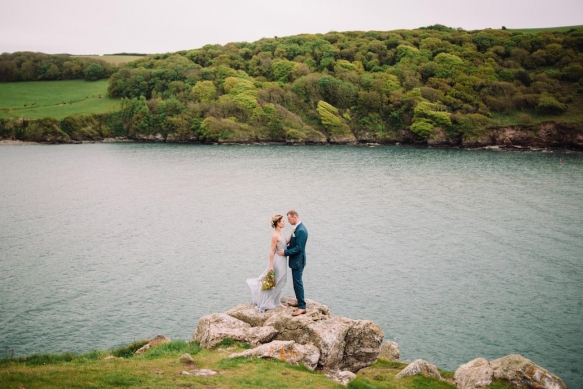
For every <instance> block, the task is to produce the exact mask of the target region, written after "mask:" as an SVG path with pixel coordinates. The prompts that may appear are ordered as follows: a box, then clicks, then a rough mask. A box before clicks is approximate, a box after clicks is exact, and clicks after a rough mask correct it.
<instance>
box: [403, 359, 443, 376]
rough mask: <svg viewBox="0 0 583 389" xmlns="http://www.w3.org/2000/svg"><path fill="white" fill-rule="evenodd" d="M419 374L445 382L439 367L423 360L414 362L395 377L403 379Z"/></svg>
mask: <svg viewBox="0 0 583 389" xmlns="http://www.w3.org/2000/svg"><path fill="white" fill-rule="evenodd" d="M417 374H423V375H424V376H426V377H433V378H437V379H438V380H443V378H441V374H439V370H437V366H435V365H432V364H431V363H429V362H427V361H424V360H423V359H417V360H415V361H413V363H410V364H409V365H408V366H407V367H406V368H404V369H403V370H401V371H400V372H399V374H397V375H396V376H395V378H403V377H408V376H412V375H417Z"/></svg>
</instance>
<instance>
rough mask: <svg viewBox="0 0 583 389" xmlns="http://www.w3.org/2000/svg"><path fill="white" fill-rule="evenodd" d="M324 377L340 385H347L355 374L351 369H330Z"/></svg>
mask: <svg viewBox="0 0 583 389" xmlns="http://www.w3.org/2000/svg"><path fill="white" fill-rule="evenodd" d="M326 377H328V378H330V379H331V380H332V381H336V382H338V383H339V384H341V385H344V386H346V385H348V383H349V382H350V381H352V380H353V379H355V378H356V374H354V373H353V372H351V371H348V370H343V371H331V372H328V373H326Z"/></svg>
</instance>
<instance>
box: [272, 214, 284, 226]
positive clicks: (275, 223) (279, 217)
mask: <svg viewBox="0 0 583 389" xmlns="http://www.w3.org/2000/svg"><path fill="white" fill-rule="evenodd" d="M281 219H283V216H282V215H275V216H274V217H272V218H271V228H275V227H277V224H278V223H279V221H280V220H281Z"/></svg>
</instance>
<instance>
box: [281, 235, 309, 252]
mask: <svg viewBox="0 0 583 389" xmlns="http://www.w3.org/2000/svg"><path fill="white" fill-rule="evenodd" d="M307 240H308V234H307V233H306V232H305V231H304V230H299V231H297V232H296V242H295V243H296V244H295V246H294V247H290V248H288V249H286V250H284V251H283V255H284V256H290V255H296V254H299V253H301V252H302V251H304V248H305V247H306V241H307Z"/></svg>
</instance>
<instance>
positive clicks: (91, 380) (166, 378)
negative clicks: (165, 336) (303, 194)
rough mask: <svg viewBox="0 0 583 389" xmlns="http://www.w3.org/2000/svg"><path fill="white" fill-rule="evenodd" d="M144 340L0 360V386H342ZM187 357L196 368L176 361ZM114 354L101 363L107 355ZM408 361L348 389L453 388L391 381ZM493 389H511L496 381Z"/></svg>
mask: <svg viewBox="0 0 583 389" xmlns="http://www.w3.org/2000/svg"><path fill="white" fill-rule="evenodd" d="M143 344H144V342H136V343H133V344H131V345H129V346H126V347H122V348H119V349H115V350H109V351H91V352H89V353H86V354H81V355H76V354H69V353H65V354H46V355H33V356H30V357H26V358H14V359H13V358H7V359H1V360H0V388H7V389H8V388H10V389H12V388H14V389H19V388H22V387H24V388H26V389H34V388H49V389H50V388H80V389H81V388H83V389H90V388H100V389H107V388H161V389H164V388H173V389H176V388H298V387H301V388H305V389H307V388H343V386H341V385H340V384H338V383H336V382H334V381H332V380H330V379H328V378H326V377H325V375H324V374H323V373H322V372H318V371H316V372H314V371H310V370H308V369H307V368H305V367H304V366H291V365H288V364H287V363H284V362H281V361H278V360H264V359H247V358H235V359H228V355H229V354H231V353H233V352H240V351H242V350H243V349H245V348H249V345H247V344H240V343H234V342H232V341H231V342H229V341H226V342H223V344H221V345H220V346H219V347H218V348H217V349H216V350H211V351H208V350H202V349H201V348H200V346H199V345H198V344H197V343H188V342H185V341H183V340H175V341H173V342H171V343H169V344H165V345H162V346H159V347H156V348H153V349H151V350H149V351H148V352H147V353H145V354H143V355H140V356H133V352H134V351H135V350H136V349H138V348H139V347H141V346H142V345H143ZM184 353H189V354H190V355H191V356H192V357H193V358H194V364H192V363H184V362H181V361H179V360H178V358H179V357H180V356H181V355H182V354H184ZM109 355H112V356H117V357H118V358H116V359H109V360H105V359H104V358H105V357H106V356H109ZM405 366H407V364H406V363H401V362H394V361H387V360H382V359H380V360H379V361H378V362H377V363H376V364H374V365H373V366H370V367H368V368H366V369H362V370H361V371H360V372H359V373H358V375H357V378H356V379H355V380H354V381H352V382H351V383H350V384H349V385H348V388H351V389H376V388H379V389H381V388H383V389H389V388H391V389H421V388H426V389H446V388H455V385H453V373H451V372H447V371H441V375H442V376H443V377H444V378H446V379H447V380H448V381H449V382H445V381H438V380H436V379H434V378H428V377H424V376H415V377H406V378H402V379H399V380H397V379H395V375H396V374H398V373H399V371H401V370H402V369H403V368H404V367H405ZM195 368H196V369H211V370H214V371H217V372H218V374H217V375H215V376H209V377H197V376H194V375H189V376H188V375H181V374H180V373H181V372H182V371H189V370H192V369H195ZM490 388H491V389H508V388H511V386H509V385H508V384H507V383H503V382H495V383H493V384H492V385H491V386H490Z"/></svg>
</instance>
